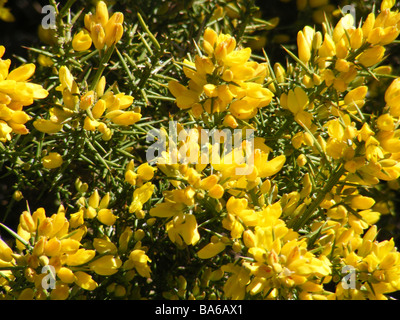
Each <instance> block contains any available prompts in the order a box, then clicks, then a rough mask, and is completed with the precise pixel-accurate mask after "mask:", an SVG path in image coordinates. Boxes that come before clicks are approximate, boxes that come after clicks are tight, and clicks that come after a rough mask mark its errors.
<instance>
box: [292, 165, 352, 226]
mask: <svg viewBox="0 0 400 320" xmlns="http://www.w3.org/2000/svg"><path fill="white" fill-rule="evenodd" d="M345 172H346V170H345V168H344V166H343V165H340V167H339V168H338V169H337V170H336V172H335V173H334V174H333V175H332V176H331V177H330V179H329V180H328V181H327V183H326V184H325V186H324V188H323V189H322V190H321V192H320V193H319V194H318V196H317V198H316V199H315V200H314V201H313V202H312V203H311V204H310V206H309V207H308V208H307V209H306V211H305V212H304V213H303V215H302V216H301V217H300V218H299V219H297V220H292V221H291V222H292V223H289V227H291V228H293V229H294V230H296V231H297V230H299V229H300V228H302V227H303V226H304V225H305V224H306V222H307V221H308V220H309V219H310V217H311V216H312V215H313V214H314V212H315V210H316V209H317V208H318V206H319V205H320V204H321V202H322V201H323V200H324V199H325V196H326V194H327V193H328V192H330V191H331V190H332V188H333V187H334V186H335V185H336V184H337V183H338V182H339V180H340V178H341V177H342V175H343V174H344V173H345Z"/></svg>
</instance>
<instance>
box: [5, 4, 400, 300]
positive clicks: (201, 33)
mask: <svg viewBox="0 0 400 320" xmlns="http://www.w3.org/2000/svg"><path fill="white" fill-rule="evenodd" d="M282 2H288V1H282ZM128 4H129V5H128ZM296 5H297V9H298V10H299V11H300V12H301V11H303V10H313V12H314V14H313V15H312V17H313V19H314V23H315V25H314V24H311V23H313V22H312V21H310V25H303V26H302V27H301V30H297V34H296V38H295V39H292V40H293V44H294V45H290V42H289V41H284V42H287V43H288V46H283V47H282V48H281V55H283V54H285V55H286V59H287V60H286V63H284V62H283V61H274V60H272V59H271V58H270V57H269V55H268V51H269V50H268V49H269V48H268V46H265V47H263V46H260V45H257V43H255V42H254V40H255V39H257V37H258V36H257V35H256V33H257V32H259V31H260V30H261V31H263V32H265V34H267V35H268V32H269V31H271V30H273V29H274V28H277V29H278V28H279V17H264V16H263V15H264V14H265V12H262V11H260V10H259V8H258V7H256V6H255V3H254V2H253V1H250V0H246V1H245V0H243V1H239V0H238V1H218V5H216V1H204V2H202V1H200V2H190V1H189V2H186V1H164V2H161V1H160V2H158V4H157V5H156V6H152V5H151V4H150V3H149V2H148V1H135V2H134V4H131V3H130V2H129V1H121V2H119V3H118V4H116V3H115V4H113V3H112V2H107V3H106V2H103V1H98V2H96V3H95V4H94V5H93V6H86V7H84V8H82V7H80V3H79V2H77V1H73V0H70V1H68V2H67V4H65V5H64V6H59V7H55V8H54V9H55V12H56V17H55V18H56V19H55V21H56V25H55V29H44V28H41V29H40V30H39V34H40V37H41V40H42V42H43V43H42V44H41V45H40V46H36V47H31V48H29V49H30V50H29V51H30V56H31V59H32V62H27V63H25V64H23V65H20V66H17V67H15V68H11V60H10V59H3V58H2V57H3V55H4V53H5V50H7V48H4V47H0V58H1V59H0V149H1V154H0V168H1V172H2V174H3V176H4V177H5V178H8V179H12V180H11V181H12V183H9V184H10V188H12V191H13V194H12V196H11V194H10V198H9V199H7V200H8V201H9V202H8V204H7V206H6V208H5V210H4V214H2V223H1V224H0V226H1V237H2V238H1V239H0V298H1V299H6V300H7V299H56V300H57V299H61V300H64V299H191V300H192V299H193V300H194V299H197V300H200V299H205V300H214V299H240V300H242V299H301V300H303V299H305V300H307V299H330V300H335V299H338V300H346V299H357V300H362V299H371V300H375V299H387V298H389V297H391V296H392V295H396V294H397V291H399V290H400V253H399V251H398V249H397V246H396V243H395V240H396V237H397V236H398V234H397V230H396V229H395V227H393V226H392V225H391V220H390V219H388V218H387V217H392V218H393V219H394V218H395V217H396V211H395V208H394V202H393V200H394V199H395V195H396V190H397V189H398V188H399V184H398V179H399V177H400V131H399V129H398V126H399V123H400V122H399V119H400V99H399V97H400V82H399V78H398V77H397V75H396V72H397V71H396V68H394V67H393V66H391V65H390V52H391V51H390V50H391V48H393V46H394V44H395V43H396V41H397V40H396V39H397V37H398V35H399V33H400V13H399V11H398V9H396V6H395V1H391V0H384V1H382V3H381V4H380V6H377V7H376V8H375V11H369V12H367V13H366V16H365V17H364V18H363V19H359V20H357V21H355V20H354V16H353V15H351V14H343V15H342V16H338V14H337V12H336V13H335V9H334V8H333V7H332V5H331V4H329V2H328V1H311V0H310V1H309V3H308V2H307V1H297V3H296ZM307 8H308V9H307ZM82 9H83V10H82ZM323 12H326V15H325V16H326V19H325V20H323V19H322V18H321V15H323ZM359 14H360V15H361V14H362V12H360V13H359ZM335 17H337V18H336V19H335ZM283 38H284V37H283ZM283 38H282V37H281V38H280V39H283ZM274 39H275V40H276V39H277V38H276V37H274ZM278 42H279V41H278ZM280 43H282V42H280ZM24 198H25V200H26V201H25V203H24V204H23V205H22V206H21V203H23V202H24V201H22V199H24ZM23 206H24V207H23ZM381 230H386V234H389V236H387V237H383V236H384V234H383V235H381V233H380V231H381Z"/></svg>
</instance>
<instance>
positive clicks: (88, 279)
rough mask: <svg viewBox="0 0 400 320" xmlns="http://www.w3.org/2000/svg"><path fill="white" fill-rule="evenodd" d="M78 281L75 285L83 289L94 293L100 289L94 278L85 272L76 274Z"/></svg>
mask: <svg viewBox="0 0 400 320" xmlns="http://www.w3.org/2000/svg"><path fill="white" fill-rule="evenodd" d="M74 275H75V277H76V280H75V283H76V284H77V285H78V286H80V287H81V288H82V289H85V290H88V291H93V290H95V289H96V288H97V287H98V284H97V282H96V281H94V280H93V278H92V276H91V275H89V274H87V273H86V272H83V271H77V272H75V273H74Z"/></svg>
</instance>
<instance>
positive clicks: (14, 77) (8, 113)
mask: <svg viewBox="0 0 400 320" xmlns="http://www.w3.org/2000/svg"><path fill="white" fill-rule="evenodd" d="M4 52H5V48H4V46H0V141H1V142H7V141H9V140H11V134H12V133H16V134H27V133H28V132H29V130H28V129H27V128H26V126H25V124H26V122H28V121H29V120H31V116H29V115H28V114H27V113H26V112H25V111H23V108H24V107H26V106H29V105H31V104H32V103H33V100H34V99H44V98H46V97H47V95H48V92H47V90H45V89H43V87H42V86H41V85H39V84H35V83H31V82H28V80H29V79H30V78H31V77H32V76H33V75H34V73H35V69H36V68H35V65H34V64H33V63H28V64H25V65H23V66H21V67H18V68H16V69H14V70H12V71H9V69H10V65H11V60H10V59H7V60H3V59H1V58H2V57H3V55H4Z"/></svg>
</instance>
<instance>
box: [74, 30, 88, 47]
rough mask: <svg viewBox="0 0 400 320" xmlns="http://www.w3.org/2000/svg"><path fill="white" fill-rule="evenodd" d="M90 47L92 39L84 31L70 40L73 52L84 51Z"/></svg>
mask: <svg viewBox="0 0 400 320" xmlns="http://www.w3.org/2000/svg"><path fill="white" fill-rule="evenodd" d="M91 46H92V38H91V37H90V34H89V33H88V32H87V31H86V30H82V31H80V32H78V33H76V34H75V35H74V37H73V39H72V48H73V49H74V50H75V51H78V52H79V51H86V50H89V48H90V47H91Z"/></svg>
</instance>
